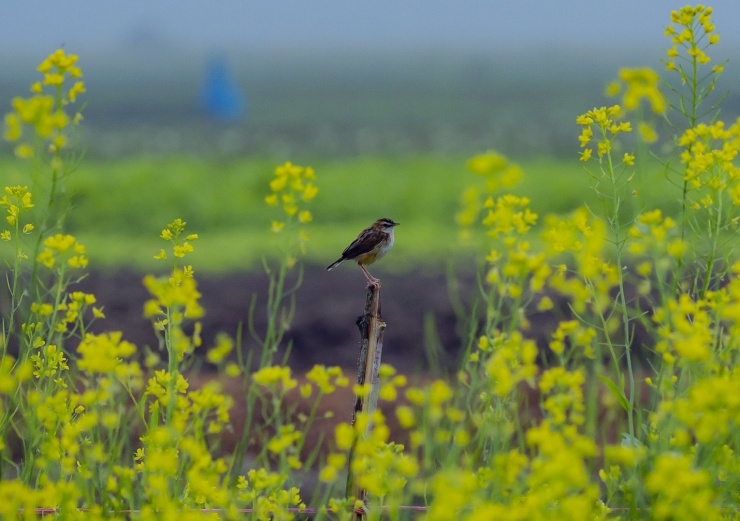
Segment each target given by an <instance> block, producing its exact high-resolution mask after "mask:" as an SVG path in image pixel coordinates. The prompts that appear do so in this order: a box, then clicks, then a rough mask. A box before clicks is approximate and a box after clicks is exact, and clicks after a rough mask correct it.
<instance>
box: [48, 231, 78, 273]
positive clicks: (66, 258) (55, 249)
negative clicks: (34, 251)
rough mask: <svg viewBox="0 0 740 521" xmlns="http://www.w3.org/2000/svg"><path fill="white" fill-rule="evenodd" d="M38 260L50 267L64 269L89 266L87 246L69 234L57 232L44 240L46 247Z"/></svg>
mask: <svg viewBox="0 0 740 521" xmlns="http://www.w3.org/2000/svg"><path fill="white" fill-rule="evenodd" d="M36 261H37V262H39V263H40V264H43V265H44V266H46V267H47V268H49V269H53V268H54V267H55V266H57V269H58V270H60V271H63V270H64V269H66V268H72V269H80V268H86V267H87V262H88V261H87V257H86V256H85V246H84V245H83V244H81V243H80V242H78V241H77V239H76V238H75V237H74V236H72V235H69V234H62V233H57V234H55V235H52V236H51V237H48V238H47V239H45V240H44V249H43V250H42V251H41V253H39V255H38V257H37V258H36Z"/></svg>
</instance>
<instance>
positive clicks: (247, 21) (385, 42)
mask: <svg viewBox="0 0 740 521" xmlns="http://www.w3.org/2000/svg"><path fill="white" fill-rule="evenodd" d="M686 3H687V2H673V1H667V0H505V1H504V0H500V1H497V0H366V1H358V0H262V1H255V0H210V1H206V0H201V1H197V2H196V1H193V0H126V1H116V2H114V1H110V0H109V1H103V0H99V1H92V0H65V1H64V2H59V1H58V0H31V1H10V0H8V1H4V2H2V5H0V45H2V51H0V52H3V53H10V52H14V50H18V49H23V50H25V51H30V52H34V53H35V52H47V51H48V50H49V49H51V48H54V47H57V46H60V45H63V46H64V47H66V48H67V49H69V50H71V51H72V52H84V51H86V50H89V49H90V48H91V47H94V48H95V49H98V50H116V49H118V48H121V47H122V46H126V45H131V44H132V42H138V43H139V45H140V46H147V45H161V46H167V47H175V48H178V47H179V48H182V47H186V48H192V49H198V50H200V49H212V48H219V47H224V48H245V49H255V50H264V49H284V48H288V49H296V48H298V49H302V48H345V49H346V48H349V49H352V48H361V49H375V48H378V49H388V48H412V49H413V48H430V47H431V48H434V47H446V48H461V49H493V48H499V49H500V48H506V49H517V48H522V47H538V46H542V47H543V48H544V47H545V46H553V45H554V46H560V45H563V46H575V45H578V46H584V47H594V46H601V45H620V46H622V47H625V46H627V45H628V44H630V43H631V44H634V46H635V47H636V46H640V45H643V44H648V45H661V46H664V45H665V39H664V37H663V29H664V28H665V26H666V25H667V24H668V23H669V13H670V10H672V9H677V8H679V7H680V6H682V5H686ZM708 3H709V5H712V6H713V7H714V9H715V15H716V22H715V23H716V25H717V29H718V31H719V33H720V34H721V36H722V39H723V44H724V47H725V49H727V48H728V47H731V48H734V47H740V45H739V44H740V31H737V22H738V20H740V1H738V0H716V1H715V2H708Z"/></svg>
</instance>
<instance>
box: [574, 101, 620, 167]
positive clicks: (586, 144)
mask: <svg viewBox="0 0 740 521" xmlns="http://www.w3.org/2000/svg"><path fill="white" fill-rule="evenodd" d="M621 116H622V109H621V107H620V106H619V105H612V106H611V107H600V108H594V109H592V110H589V111H588V112H586V113H585V114H581V115H580V116H578V117H577V118H576V123H578V124H579V125H580V126H581V135H580V136H579V137H578V141H580V144H581V148H582V149H583V151H582V152H581V161H588V160H589V159H591V157H592V155H593V148H591V146H590V145H592V142H593V141H594V140H596V141H595V144H596V153H597V155H598V157H599V159H604V156H606V155H607V154H609V153H610V152H611V150H612V146H613V144H612V138H613V137H614V136H616V135H617V134H621V133H625V132H632V125H631V124H630V122H629V121H621V122H620V121H619V119H620V117H621ZM594 130H595V134H596V137H594ZM610 157H611V156H610ZM623 162H624V163H625V164H627V165H630V164H632V163H634V156H632V155H631V154H628V153H625V154H624V157H623Z"/></svg>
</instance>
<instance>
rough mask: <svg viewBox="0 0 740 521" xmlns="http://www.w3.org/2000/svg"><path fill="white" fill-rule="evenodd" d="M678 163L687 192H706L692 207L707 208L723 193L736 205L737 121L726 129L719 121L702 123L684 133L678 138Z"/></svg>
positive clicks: (739, 178)
mask: <svg viewBox="0 0 740 521" xmlns="http://www.w3.org/2000/svg"><path fill="white" fill-rule="evenodd" d="M678 144H679V146H681V147H682V148H683V149H684V150H683V152H682V153H681V163H682V164H683V165H684V166H685V174H684V180H685V181H686V182H687V183H688V186H689V188H690V189H691V190H698V189H700V188H701V187H706V188H708V189H709V190H710V192H709V193H707V194H706V195H705V196H704V197H703V198H701V199H699V200H697V201H695V202H694V203H693V207H694V208H695V209H698V208H699V207H703V208H708V207H710V206H713V205H715V203H716V202H718V201H716V199H717V198H718V197H721V196H722V193H724V192H726V193H729V194H731V196H732V204H733V205H735V206H738V205H740V168H739V167H737V166H735V164H734V161H735V160H736V159H737V155H738V152H739V151H740V119H738V121H736V122H735V123H734V124H732V125H730V126H726V125H725V123H724V122H723V121H716V122H714V123H712V124H709V125H707V124H703V123H700V124H699V125H697V126H695V127H693V128H690V129H688V130H686V131H685V132H684V133H683V135H682V136H681V137H680V138H679V141H678Z"/></svg>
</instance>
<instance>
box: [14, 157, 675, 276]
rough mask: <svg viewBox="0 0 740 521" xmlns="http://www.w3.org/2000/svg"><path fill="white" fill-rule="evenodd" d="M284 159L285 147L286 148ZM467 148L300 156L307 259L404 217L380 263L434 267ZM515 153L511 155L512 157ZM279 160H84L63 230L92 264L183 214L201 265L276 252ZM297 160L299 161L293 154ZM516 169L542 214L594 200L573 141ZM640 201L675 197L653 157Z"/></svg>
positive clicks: (449, 225)
mask: <svg viewBox="0 0 740 521" xmlns="http://www.w3.org/2000/svg"><path fill="white" fill-rule="evenodd" d="M286 159H287V158H286ZM466 160H467V158H466V157H462V156H459V157H455V156H440V155H414V156H398V157H395V156H382V157H381V156H374V157H371V156H367V157H359V158H345V159H333V160H319V161H313V162H310V163H308V164H310V166H313V167H314V168H315V170H316V173H317V184H318V186H319V187H320V193H319V195H318V197H317V198H316V199H315V200H314V201H313V202H312V206H311V210H312V212H313V214H314V222H313V223H312V224H311V240H310V243H309V248H308V252H307V260H308V261H309V262H315V263H318V264H328V263H329V262H331V261H332V260H334V258H335V257H336V256H337V255H338V254H339V253H340V252H341V251H342V249H343V248H344V247H345V246H346V245H347V244H348V243H349V242H350V241H351V240H352V239H354V237H355V236H356V234H357V233H358V232H359V231H360V230H361V229H362V228H363V227H365V226H367V225H368V224H370V223H371V222H372V221H373V220H375V219H377V218H379V217H384V216H387V217H391V218H393V219H394V220H397V221H399V222H401V223H402V226H401V227H400V228H399V229H398V231H397V241H396V246H395V249H394V254H393V263H387V264H388V266H386V267H384V269H400V270H406V269H410V268H411V267H415V266H419V265H424V266H430V267H435V266H440V265H443V264H444V263H445V262H446V260H447V259H448V258H450V256H461V255H465V254H466V251H469V249H470V248H471V247H470V246H468V247H461V245H460V244H459V242H458V239H457V231H458V229H457V226H456V224H455V218H454V217H455V213H456V212H457V211H458V209H459V206H460V196H461V193H462V191H463V190H464V188H465V187H466V186H469V185H470V184H473V183H476V182H478V181H480V178H479V177H478V176H476V175H475V174H472V173H470V172H469V171H467V169H466V168H465V163H466ZM515 161H516V160H515ZM280 162H281V160H278V159H266V158H262V159H257V158H243V159H232V160H217V159H204V158H197V157H184V156H180V157H169V158H135V159H120V160H115V161H99V160H97V161H96V160H83V161H82V162H81V163H80V164H79V167H78V169H77V170H76V171H75V172H73V174H72V175H71V177H70V179H69V187H70V189H71V194H72V195H71V200H72V204H73V209H72V211H71V212H70V214H69V216H68V221H67V224H68V229H69V231H70V232H71V233H74V234H76V235H77V236H78V237H79V238H80V239H81V240H82V242H83V243H84V244H86V245H87V248H88V254H89V257H90V259H91V262H92V267H93V268H105V269H109V268H118V267H132V268H137V269H146V270H149V269H158V267H159V266H158V265H157V262H156V261H155V260H154V259H153V258H152V257H153V255H154V254H155V253H156V252H158V251H159V249H160V248H161V247H163V246H165V244H164V242H163V241H162V240H161V239H159V237H158V236H159V232H160V230H161V229H162V228H163V227H164V226H165V225H166V224H167V223H169V222H171V221H172V220H173V219H175V218H177V217H180V218H182V219H184V220H185V221H186V222H187V223H188V230H189V231H191V232H193V233H198V234H199V235H200V238H199V240H198V241H197V243H196V253H195V255H193V257H192V262H193V263H194V264H195V265H196V266H197V267H198V268H199V269H200V270H202V271H208V272H224V271H231V270H252V269H256V268H258V267H259V266H260V263H261V259H262V258H263V257H265V256H270V255H271V254H274V252H275V251H276V250H275V248H276V247H277V245H276V244H275V239H274V236H273V235H272V234H271V233H270V231H269V227H270V222H271V220H272V219H274V218H279V217H280V215H279V212H278V210H277V209H275V208H269V207H267V206H266V205H265V204H264V202H263V199H264V196H265V195H267V193H268V188H267V185H268V182H269V180H270V178H271V176H272V175H273V170H274V168H275V166H277V165H278V164H280ZM295 162H296V163H299V164H304V163H303V162H301V161H295ZM517 162H518V163H519V164H520V165H521V167H522V168H523V170H524V178H523V179H522V182H521V184H520V185H519V186H518V187H517V188H516V189H515V190H514V191H515V192H516V193H518V194H522V195H527V196H528V197H530V199H531V201H532V203H531V207H532V209H533V210H534V211H536V212H537V213H538V214H539V215H540V216H544V215H545V214H547V213H565V212H568V211H570V210H572V209H574V208H576V207H578V206H579V205H581V204H584V203H586V204H589V205H594V204H599V202H598V200H597V199H596V198H595V196H594V194H593V191H592V190H591V188H590V186H589V185H590V179H589V175H588V173H587V172H585V171H584V169H583V168H582V166H581V164H580V163H579V161H578V159H577V156H576V155H575V152H574V157H573V159H572V160H568V159H553V158H546V157H542V158H533V159H523V160H521V161H517ZM27 167H28V165H25V164H23V163H20V162H15V161H14V162H11V163H10V164H7V165H6V168H5V171H6V172H7V174H8V175H6V179H7V180H8V182H9V183H13V184H17V183H27V181H24V179H27V177H26V174H24V171H25V169H26V168H27ZM634 184H635V186H636V187H638V193H639V198H636V199H635V201H634V204H636V205H639V206H641V207H648V206H650V207H653V206H659V207H661V208H663V209H667V210H669V211H670V210H671V208H676V200H677V198H678V192H677V190H674V189H671V188H670V185H669V184H668V182H667V181H666V180H665V177H664V175H663V174H662V172H661V169H660V167H659V165H657V164H655V165H653V166H652V167H645V168H643V169H642V171H641V172H640V175H639V178H638V179H635V180H634Z"/></svg>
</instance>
